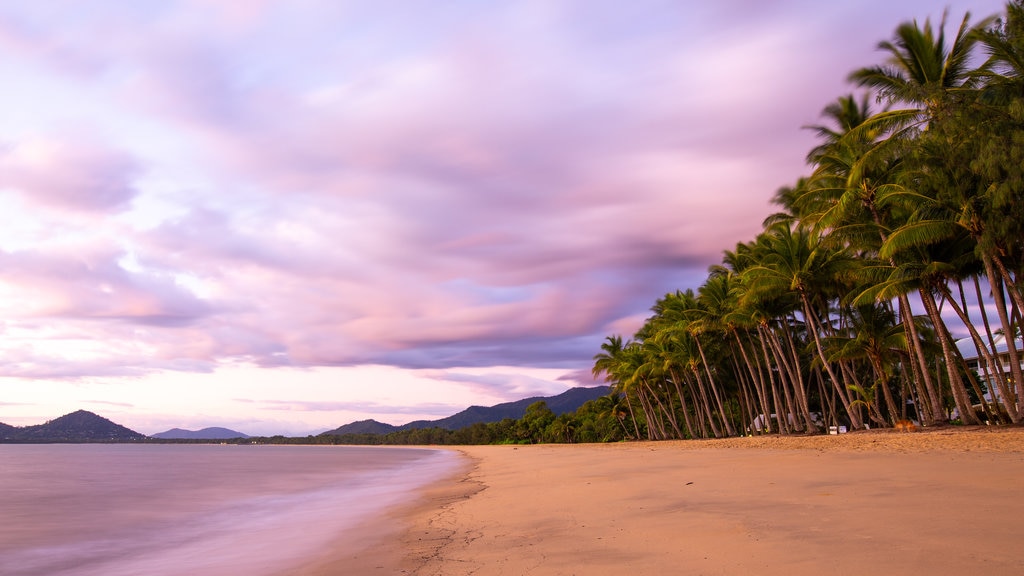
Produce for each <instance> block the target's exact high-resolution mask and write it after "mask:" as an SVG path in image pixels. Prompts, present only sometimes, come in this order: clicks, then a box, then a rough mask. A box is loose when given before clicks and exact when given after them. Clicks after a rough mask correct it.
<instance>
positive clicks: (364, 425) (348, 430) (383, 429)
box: [324, 420, 401, 434]
mask: <svg viewBox="0 0 1024 576" xmlns="http://www.w3.org/2000/svg"><path fill="white" fill-rule="evenodd" d="M400 429H401V428H399V427H398V426H392V425H391V424H385V423H383V422H377V421H376V420H360V421H358V422H352V423H351V424H345V425H344V426H339V427H338V428H336V429H334V430H331V431H329V432H324V434H387V433H388V432H394V431H396V430H400Z"/></svg>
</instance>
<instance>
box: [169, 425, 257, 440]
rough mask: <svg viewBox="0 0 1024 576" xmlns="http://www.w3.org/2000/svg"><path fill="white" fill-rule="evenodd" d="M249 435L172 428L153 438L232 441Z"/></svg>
mask: <svg viewBox="0 0 1024 576" xmlns="http://www.w3.org/2000/svg"><path fill="white" fill-rule="evenodd" d="M248 437H249V435H248V434H242V433H241V432H237V431H235V430H231V429H230V428H221V427H219V426H213V427H211V428H203V429H202V430H184V429H182V428H171V429H170V430H168V431H166V432H157V433H156V434H153V435H152V436H151V438H159V439H160V440H231V439H232V438H248Z"/></svg>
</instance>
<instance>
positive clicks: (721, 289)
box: [593, 0, 1024, 439]
mask: <svg viewBox="0 0 1024 576" xmlns="http://www.w3.org/2000/svg"><path fill="white" fill-rule="evenodd" d="M879 47H880V48H881V49H882V50H883V51H885V52H886V53H887V55H888V60H887V61H886V63H885V64H883V65H880V66H872V67H867V68H863V69H860V70H857V71H855V72H854V73H853V74H851V75H850V80H851V81H852V82H853V83H854V84H856V85H857V86H859V87H860V88H862V89H863V90H865V93H864V94H863V95H862V96H859V97H856V96H853V95H850V96H844V97H842V98H840V99H838V100H837V101H836V102H835V103H833V104H831V105H829V106H828V107H826V108H825V110H824V117H825V119H826V121H825V123H824V124H823V125H821V126H814V127H812V128H813V129H814V130H815V131H816V133H817V135H818V137H819V144H818V145H817V146H816V147H815V148H814V149H813V150H811V152H810V153H809V154H808V163H809V165H810V166H811V173H810V175H809V176H806V177H804V178H801V179H800V180H799V181H798V182H797V183H796V184H795V185H793V186H791V187H787V188H783V189H781V190H779V191H778V193H777V194H776V196H775V198H774V201H775V203H776V204H777V205H778V206H779V207H780V212H779V213H777V214H773V215H771V216H770V217H768V218H767V219H766V221H765V224H764V230H763V231H762V232H761V233H760V234H759V235H758V236H757V237H756V238H755V239H754V240H752V241H750V242H746V243H741V244H738V245H737V246H736V247H735V249H734V250H727V251H725V253H724V257H723V260H722V262H721V264H718V265H715V266H712V267H711V269H710V271H709V275H708V277H707V279H706V281H705V282H704V284H703V285H701V286H700V287H699V288H698V289H697V290H696V291H693V290H686V291H677V292H675V293H670V294H666V295H665V296H664V297H663V298H661V299H659V300H658V301H657V302H656V303H655V305H654V307H653V308H652V310H653V312H654V315H653V316H652V317H650V318H649V319H648V320H647V321H646V323H645V324H644V326H643V327H642V328H641V329H640V330H639V331H638V332H637V333H636V334H635V335H634V336H633V337H632V338H631V339H630V340H627V341H623V339H622V337H621V336H610V337H608V338H607V339H606V341H605V342H604V344H603V345H602V346H601V349H602V351H601V352H600V353H599V354H597V355H596V356H595V357H594V367H593V371H594V374H595V375H603V376H604V377H605V379H606V380H607V381H609V382H610V383H612V385H613V386H614V389H615V390H616V391H617V392H619V393H620V395H621V403H622V406H621V410H620V411H619V412H618V413H619V414H620V415H621V416H620V417H621V418H622V419H623V421H628V422H629V424H628V425H626V429H628V430H632V435H635V436H636V437H647V438H650V439H662V438H685V437H690V438H702V437H712V436H713V437H721V436H732V435H739V434H748V433H780V432H781V433H802V432H815V431H820V430H821V429H823V427H824V426H828V425H836V426H839V425H846V426H850V427H852V428H854V429H859V428H864V427H869V426H870V427H884V426H891V425H893V423H895V422H897V421H900V420H905V419H912V420H917V421H919V422H921V423H922V424H924V425H943V424H947V423H949V422H950V421H951V420H957V421H959V422H962V423H964V424H979V423H986V422H987V423H1019V422H1020V421H1021V419H1022V417H1024V389H1022V385H1021V383H1022V382H1024V378H1022V377H1021V358H1020V354H1021V352H1019V351H1018V345H1010V346H1008V347H1007V348H1008V349H1007V350H1006V351H1004V352H1002V353H1000V352H999V351H997V345H998V342H999V340H1000V338H1002V339H1003V340H1004V341H1005V342H1009V343H1011V344H1014V343H1017V342H1019V335H1020V330H1021V326H1022V321H1021V311H1022V310H1024V286H1022V285H1021V284H1020V283H1019V280H1020V278H1021V273H1022V271H1024V0H1014V1H1012V2H1010V3H1009V4H1007V6H1006V10H1005V13H1004V14H1003V15H1001V16H1000V17H999V18H989V19H986V20H983V21H981V22H979V23H976V24H973V25H972V24H971V23H970V16H969V15H967V16H965V17H964V18H963V20H962V22H961V24H960V26H959V27H958V28H957V29H956V32H955V34H954V35H953V36H952V37H950V36H947V35H946V16H945V15H943V18H942V21H941V23H940V24H939V26H938V27H935V28H933V26H932V24H931V22H930V21H925V23H924V24H923V25H919V24H918V23H917V22H910V23H904V24H902V25H900V26H899V27H898V28H897V29H896V31H895V34H894V36H893V39H892V40H890V41H887V42H882V43H881V44H880V45H879ZM872 103H875V105H876V106H879V109H877V110H875V109H873V108H872ZM954 334H958V335H964V337H967V338H970V341H971V342H972V343H973V345H974V346H975V347H976V348H977V350H978V351H979V366H980V371H981V373H982V375H983V376H984V380H982V379H979V378H978V377H977V376H976V375H975V372H973V371H972V370H969V369H968V368H967V366H966V364H965V362H964V358H963V357H962V355H961V353H960V351H959V349H958V347H957V343H956V339H955V338H954ZM989 388H992V389H989Z"/></svg>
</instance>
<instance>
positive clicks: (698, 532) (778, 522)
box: [311, 428, 1024, 576]
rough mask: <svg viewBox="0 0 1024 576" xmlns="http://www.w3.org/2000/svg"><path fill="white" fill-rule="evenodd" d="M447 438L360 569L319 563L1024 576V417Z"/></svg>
mask: <svg viewBox="0 0 1024 576" xmlns="http://www.w3.org/2000/svg"><path fill="white" fill-rule="evenodd" d="M451 449H452V450H457V451H458V452H461V453H462V454H464V455H465V456H466V463H465V466H464V468H463V469H462V470H461V471H460V472H459V473H457V474H454V475H453V476H451V477H449V478H447V479H445V480H442V481H440V482H438V483H435V484H433V485H431V486H430V487H428V488H427V489H426V490H424V491H423V492H421V497H420V498H419V499H418V500H417V502H416V503H415V504H412V505H409V506H406V507H404V508H401V509H395V510H393V511H392V515H391V516H390V517H389V519H390V523H391V525H392V527H393V530H392V531H391V532H390V534H389V535H387V537H386V539H385V540H378V542H380V543H381V545H380V546H373V547H372V548H370V549H368V550H366V551H365V552H364V553H362V554H361V557H362V559H363V560H370V562H369V564H363V566H364V567H365V568H363V569H358V570H357V569H356V568H354V565H353V564H346V565H345V566H344V567H345V569H344V570H340V569H339V568H340V567H341V566H342V565H340V564H334V568H335V571H334V572H331V571H325V572H318V573H315V574H317V576H321V575H324V576H326V575H327V574H340V573H360V574H363V573H367V574H373V573H381V574H383V573H394V574H399V573H400V574H415V575H419V576H434V575H438V576H440V575H445V576H450V575H456V576H458V575H469V574H473V575H476V576H485V575H492V574H493V575H506V574H507V575H513V574H526V573H529V574H535V575H541V574H551V575H555V574H583V573H586V574H596V575H601V574H608V575H611V574H620V573H624V571H628V572H625V573H651V574H659V573H662V574H665V573H678V574H739V573H749V572H754V571H757V572H759V573H761V574H767V575H769V576H772V575H779V576H782V575H784V574H785V575H789V574H797V575H800V574H808V575H810V574H822V573H827V574H834V575H843V574H860V573H864V572H865V571H867V572H881V571H885V572H890V573H894V574H944V573H986V574H995V575H1000V574H1007V575H1009V574H1020V573H1024V558H1021V557H1020V555H1019V554H1018V553H1017V552H1016V551H1017V550H1018V549H1019V546H1018V544H1019V538H1017V536H1016V527H1017V525H1018V524H1019V519H1020V517H1021V514H1022V513H1024V487H1022V486H1021V484H1020V481H1019V479H1020V478H1022V477H1024V428H978V429H962V428H940V429H926V430H922V431H919V432H916V433H909V434H901V433H896V432H892V431H889V430H882V431H870V432H857V433H851V434H844V435H839V436H799V437H796V436H791V437H774V436H773V437H754V438H731V439H723V440H686V441H668V442H637V443H621V444H587V445H535V446H463V447H458V448H451ZM403 524H404V526H405V527H406V528H405V529H404V530H403V529H402V525H403ZM357 560H358V559H357ZM370 564H373V566H370ZM396 567H397V568H396ZM311 574H313V573H311Z"/></svg>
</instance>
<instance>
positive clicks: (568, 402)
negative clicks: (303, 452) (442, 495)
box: [323, 386, 611, 435]
mask: <svg viewBox="0 0 1024 576" xmlns="http://www.w3.org/2000/svg"><path fill="white" fill-rule="evenodd" d="M610 392H611V389H610V388H609V387H608V386H595V387H591V388H570V389H569V390H566V391H565V392H562V393H561V394H559V395H557V396H548V397H543V396H534V397H531V398H524V399H522V400H516V401H515V402H505V403H502V404H496V405H494V406H489V407H484V406H470V407H469V408H466V409H465V410H463V411H462V412H459V413H457V414H453V415H451V416H448V417H447V418H441V419H440V420H417V421H415V422H409V423H408V424H403V425H401V426H392V425H391V424H384V423H382V422H377V421H376V420H360V421H359V422H352V423H351V424H345V425H344V426H339V427H338V428H335V429H334V430H329V431H327V432H324V433H323V434H325V435H342V434H388V433H390V432H399V431H402V430H412V429H423V428H443V429H445V430H459V429H461V428H465V427H467V426H472V425H473V424H478V423H482V424H487V423H490V422H500V421H501V420H504V419H506V418H511V419H513V420H518V419H519V418H522V417H523V415H524V414H526V407H527V406H529V405H530V404H533V403H534V402H538V401H540V400H543V401H544V402H545V403H546V404H547V406H548V408H549V409H550V410H551V411H552V412H553V413H554V414H555V415H556V416H559V415H561V414H566V413H569V412H575V411H576V410H577V409H578V408H579V407H580V406H582V405H583V404H584V403H586V402H589V401H591V400H596V399H597V398H600V397H601V396H607V395H608V394H609V393H610Z"/></svg>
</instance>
